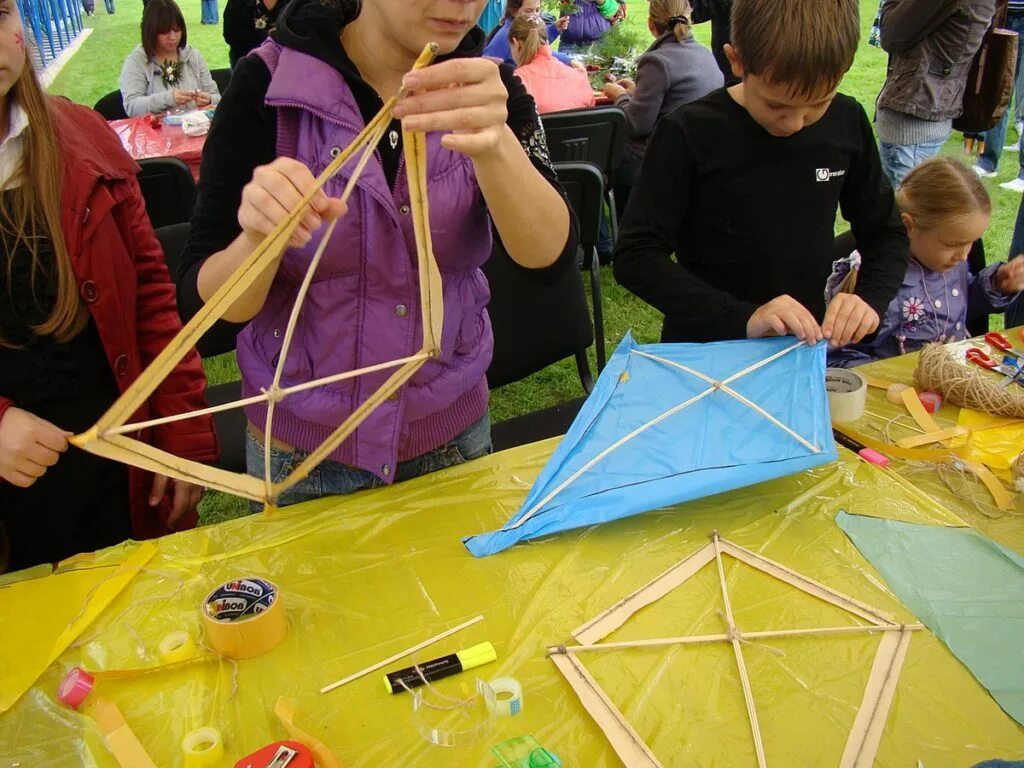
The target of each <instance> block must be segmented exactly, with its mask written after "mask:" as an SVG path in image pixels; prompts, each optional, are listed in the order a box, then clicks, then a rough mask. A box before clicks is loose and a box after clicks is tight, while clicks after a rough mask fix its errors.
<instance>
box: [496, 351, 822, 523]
mask: <svg viewBox="0 0 1024 768" xmlns="http://www.w3.org/2000/svg"><path fill="white" fill-rule="evenodd" d="M802 345H803V342H802V341H801V342H799V343H797V344H794V345H792V346H790V347H787V348H786V349H784V350H782V351H781V352H777V353H775V354H774V355H772V356H771V357H769V358H766V359H765V360H762V361H760V362H758V363H755V364H754V365H751V366H749V367H747V368H744V369H743V370H742V371H739V372H737V373H734V374H733V375H732V376H730V377H729V378H727V379H725V380H724V381H721V382H716V381H714V380H713V379H710V378H708V377H706V376H704V375H703V374H701V373H698V372H696V371H690V370H689V369H687V368H685V366H679V367H680V368H683V370H685V371H687V372H688V373H692V374H693V375H695V376H698V377H699V378H703V379H704V380H705V381H710V382H712V384H713V386H711V387H708V388H707V389H706V390H704V391H703V392H701V393H700V394H698V395H694V396H693V397H691V398H690V399H689V400H686V401H685V402H683V403H680V404H679V405H677V406H675V407H674V408H670V409H669V410H667V411H665V412H664V413H662V414H660V415H658V416H656V417H654V418H653V419H651V420H650V421H648V422H647V423H646V424H643V425H641V426H639V427H637V428H636V429H634V430H633V431H632V432H630V433H629V434H628V435H626V436H625V437H622V438H619V439H618V440H616V441H615V442H614V443H612V444H611V445H610V446H608V447H607V448H605V449H604V450H603V451H601V452H600V453H599V454H597V456H595V457H594V458H592V459H591V460H590V461H588V462H587V463H586V464H584V465H583V466H582V467H580V468H579V469H578V470H576V471H575V472H573V473H572V474H571V475H570V476H569V477H568V478H567V479H566V480H565V481H563V482H562V483H561V485H559V486H558V487H557V488H555V489H554V490H553V491H551V493H549V494H548V495H547V496H545V497H544V498H543V499H541V500H540V501H538V502H537V503H536V504H534V505H533V506H532V507H531V508H530V509H529V510H528V511H527V512H526V514H525V515H523V516H522V517H521V518H519V519H518V520H516V521H515V522H514V523H510V524H508V525H506V526H505V527H504V528H502V529H501V530H503V531H513V530H515V529H516V528H518V527H519V526H521V525H523V523H525V522H526V521H527V520H529V519H531V518H532V517H533V516H534V515H536V514H537V512H538V511H539V510H540V509H541V508H542V507H544V506H545V505H546V504H548V503H549V502H550V501H551V500H552V499H553V498H555V496H557V495H558V494H560V493H561V492H562V491H564V490H565V489H566V488H568V487H569V486H570V485H572V484H573V483H574V482H576V481H577V480H578V479H579V478H580V476H581V475H583V473H585V472H587V471H588V470H590V469H591V468H592V467H593V466H594V465H595V464H597V463H598V462H600V461H601V460H603V459H604V458H605V457H607V456H608V455H609V454H610V453H612V452H613V451H615V450H616V449H618V448H621V447H622V446H623V445H625V444H626V443H628V442H629V441H630V440H632V439H633V438H634V437H636V436H637V435H640V434H643V433H644V432H646V431H647V430H648V429H650V428H651V427H654V426H657V425H658V424H660V423H661V422H663V421H664V420H665V419H667V418H670V417H671V416H675V415H676V414H677V413H679V412H680V411H682V410H684V409H685V408H689V407H690V406H691V405H693V404H694V403H696V402H699V401H700V400H703V399H704V398H705V397H707V396H708V395H710V394H712V393H713V392H715V390H716V389H722V388H725V389H727V387H726V386H725V385H727V384H730V383H731V382H733V381H735V380H736V379H739V378H741V377H743V376H746V375H747V374H749V373H753V372H754V371H756V370H758V369H760V368H763V367H764V366H766V365H768V364H770V363H773V362H775V361H776V360H778V359H779V358H780V357H782V356H783V355H786V354H789V353H790V352H792V351H793V350H794V349H796V348H797V347H800V346H802ZM631 352H632V353H635V354H638V355H641V356H643V357H653V356H651V355H647V354H646V353H643V352H638V351H637V350H631ZM653 359H655V360H661V358H657V357H653ZM663 362H664V361H663ZM797 437H798V439H800V440H801V442H804V444H805V445H808V447H810V448H811V449H812V450H814V451H816V452H817V451H818V449H817V448H815V447H814V446H811V445H809V444H808V443H806V442H805V441H803V440H802V438H799V436H797Z"/></svg>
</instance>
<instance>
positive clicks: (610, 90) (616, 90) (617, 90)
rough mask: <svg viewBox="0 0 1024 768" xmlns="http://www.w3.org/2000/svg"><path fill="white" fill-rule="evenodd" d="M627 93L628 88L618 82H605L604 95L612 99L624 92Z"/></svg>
mask: <svg viewBox="0 0 1024 768" xmlns="http://www.w3.org/2000/svg"><path fill="white" fill-rule="evenodd" d="M624 93H627V91H626V89H625V88H623V87H622V86H621V85H619V84H618V83H605V84H604V95H605V96H607V97H608V98H609V99H611V100H612V101H615V99H617V98H619V96H621V95H622V94H624Z"/></svg>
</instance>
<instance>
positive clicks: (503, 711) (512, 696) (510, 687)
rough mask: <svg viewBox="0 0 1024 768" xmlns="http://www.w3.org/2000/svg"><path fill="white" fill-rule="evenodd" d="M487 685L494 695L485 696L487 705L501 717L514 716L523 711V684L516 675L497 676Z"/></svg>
mask: <svg viewBox="0 0 1024 768" xmlns="http://www.w3.org/2000/svg"><path fill="white" fill-rule="evenodd" d="M485 685H488V686H490V689H491V692H492V695H491V696H487V697H485V701H486V702H487V707H488V709H490V710H491V711H492V712H493V713H494V714H496V715H498V716H499V717H512V716H513V715H518V714H519V713H520V712H522V711H523V686H522V683H520V682H519V681H518V680H516V679H515V678H514V677H496V678H495V679H494V680H491V681H490V682H489V683H485Z"/></svg>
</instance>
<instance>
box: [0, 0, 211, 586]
mask: <svg viewBox="0 0 1024 768" xmlns="http://www.w3.org/2000/svg"><path fill="white" fill-rule="evenodd" d="M153 1H154V2H155V0H153ZM0 126H2V139H0V190H2V191H0V239H2V240H3V249H2V250H0V571H4V570H8V569H10V570H15V569H20V568H25V567H29V566H33V565H37V564H39V563H52V562H56V561H58V560H61V559H63V558H65V557H68V556H70V555H73V554H76V553H78V552H83V551H88V550H93V549H98V548H101V547H106V546H109V545H112V544H116V543H118V542H120V541H122V540H124V539H127V538H132V537H134V538H140V539H141V538H148V537H152V536H157V535H160V534H163V533H167V532H169V531H170V530H175V529H181V528H186V527H191V526H193V525H195V522H196V504H197V503H198V501H199V498H200V496H201V494H202V489H201V488H200V487H198V486H195V485H191V484H189V483H182V482H178V481H175V480H169V479H168V478H166V477H154V476H152V475H150V474H149V473H147V472H143V471H141V470H137V469H132V468H128V467H126V466H124V465H122V464H117V463H115V462H112V461H108V460H106V459H101V458H99V457H97V456H94V455H93V454H90V453H86V452H84V451H82V450H79V449H78V448H73V447H70V446H69V444H68V438H69V437H70V436H71V435H72V434H75V433H80V432H84V431H86V430H87V429H88V428H90V427H91V426H92V425H93V424H94V423H95V422H96V421H97V420H98V419H99V418H100V416H102V415H103V414H104V413H105V412H106V411H107V409H108V408H109V407H110V405H111V404H112V403H113V402H114V401H115V400H116V399H117V397H118V395H119V394H120V392H121V391H123V390H124V389H125V388H126V387H127V386H128V385H129V384H130V383H131V382H132V381H133V380H134V379H136V378H137V377H138V376H139V374H140V373H141V372H142V370H143V368H145V366H146V365H147V364H148V363H149V362H150V361H151V360H153V358H154V357H156V355H157V354H158V353H160V352H161V351H162V350H163V348H164V347H165V346H166V345H167V343H168V342H169V341H170V340H171V339H173V338H174V336H175V335H176V334H177V332H178V331H179V330H180V329H181V322H180V320H179V319H178V312H177V307H176V305H175V298H174V285H173V283H172V282H171V279H170V276H169V275H168V273H167V267H166V266H165V264H164V257H163V253H162V252H161V250H160V245H159V243H158V242H157V239H156V237H155V235H154V234H153V228H152V227H151V226H150V223H149V219H148V217H147V216H146V205H145V203H144V201H143V199H142V194H141V192H140V191H139V185H138V182H137V181H136V180H135V172H136V170H137V168H136V165H135V163H134V162H133V161H132V159H131V158H130V157H128V155H127V154H126V153H125V151H124V150H123V149H122V148H121V144H120V142H119V141H118V139H117V137H116V136H115V135H114V134H113V133H112V132H111V131H110V129H109V128H108V127H107V126H106V124H105V123H104V122H103V120H102V118H101V117H100V116H99V115H98V114H96V113H95V112H93V111H92V110H91V109H86V108H85V107H81V106H78V105H75V104H72V103H71V102H69V101H67V100H65V99H59V98H51V97H49V96H47V95H46V94H45V93H44V92H43V90H42V88H41V87H40V85H39V83H38V81H37V80H36V76H35V72H34V70H33V67H32V61H31V58H30V57H29V56H28V54H27V53H26V50H25V44H24V36H23V30H22V26H21V21H20V19H19V17H18V8H17V5H16V4H15V2H14V0H0ZM204 386H205V379H204V378H203V370H202V367H201V365H200V362H199V357H198V356H197V355H196V354H195V353H194V352H192V353H190V354H188V355H186V356H185V358H184V359H183V360H182V362H181V363H179V364H178V365H177V366H175V368H174V370H173V372H172V373H171V374H170V376H169V377H168V378H167V380H166V381H164V382H163V383H162V384H160V386H159V387H157V389H156V391H155V392H154V393H153V395H152V396H151V397H150V398H149V400H148V401H147V402H146V404H145V405H144V406H143V407H142V408H141V409H140V410H139V411H138V412H136V413H135V414H134V416H133V418H134V419H135V420H136V421H144V420H147V419H151V418H157V417H161V416H168V415H172V414H178V413H182V412H186V411H193V410H198V409H200V408H204V407H205V403H204V402H203V389H204ZM133 436H138V437H139V439H141V440H143V441H144V442H146V443H149V444H151V445H155V446H156V447H158V448H162V449H164V450H167V451H170V452H171V453H174V454H176V455H178V456H182V457H184V458H188V459H195V460H199V461H205V460H212V459H215V458H216V441H215V438H214V434H213V425H212V422H211V420H210V418H209V417H203V418H196V419H191V420H188V421H180V422H176V423H173V424H167V425H164V426H161V427H157V428H155V429H145V430H142V431H141V432H140V433H138V434H137V435H136V434H133Z"/></svg>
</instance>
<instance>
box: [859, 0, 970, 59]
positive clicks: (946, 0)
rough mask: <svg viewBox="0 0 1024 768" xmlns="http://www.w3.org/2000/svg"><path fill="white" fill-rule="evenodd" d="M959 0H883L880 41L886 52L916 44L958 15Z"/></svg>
mask: <svg viewBox="0 0 1024 768" xmlns="http://www.w3.org/2000/svg"><path fill="white" fill-rule="evenodd" d="M960 2H961V0H885V2H884V3H882V8H881V24H880V25H879V30H880V32H879V41H880V42H881V44H882V50H884V51H886V52H887V53H899V52H900V51H905V50H907V49H908V48H911V47H913V46H915V45H917V44H918V43H919V42H921V40H923V39H924V38H926V37H928V35H930V34H931V33H932V32H934V31H935V29H936V28H937V27H938V26H939V25H941V24H942V23H943V22H944V21H945V20H946V19H948V18H949V17H950V16H952V15H953V14H954V13H956V12H957V9H958V8H959V7H960Z"/></svg>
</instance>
